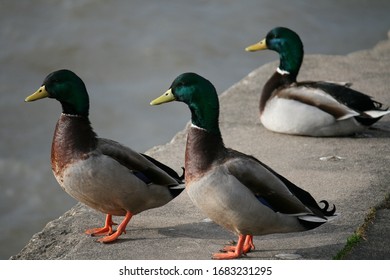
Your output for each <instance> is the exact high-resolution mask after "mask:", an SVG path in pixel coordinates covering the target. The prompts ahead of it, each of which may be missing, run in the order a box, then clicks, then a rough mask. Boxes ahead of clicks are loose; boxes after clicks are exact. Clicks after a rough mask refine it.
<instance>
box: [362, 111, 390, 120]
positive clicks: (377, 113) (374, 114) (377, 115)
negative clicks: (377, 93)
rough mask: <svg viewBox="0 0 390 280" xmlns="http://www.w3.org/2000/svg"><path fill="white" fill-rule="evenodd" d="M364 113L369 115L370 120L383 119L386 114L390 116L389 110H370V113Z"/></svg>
mask: <svg viewBox="0 0 390 280" xmlns="http://www.w3.org/2000/svg"><path fill="white" fill-rule="evenodd" d="M364 113H366V114H367V115H369V116H370V117H371V118H374V119H376V118H380V117H383V116H385V115H387V114H390V110H387V111H378V110H370V111H365V112H364Z"/></svg>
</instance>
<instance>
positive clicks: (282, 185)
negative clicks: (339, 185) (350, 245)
mask: <svg viewBox="0 0 390 280" xmlns="http://www.w3.org/2000/svg"><path fill="white" fill-rule="evenodd" d="M235 153H238V156H237V155H236V156H235V157H234V159H233V160H229V161H227V162H226V163H225V165H226V167H227V169H228V170H229V172H230V173H231V175H233V176H234V177H236V179H237V180H239V181H240V182H241V183H242V184H243V185H245V186H246V187H247V188H248V189H249V190H251V192H252V193H253V194H254V195H255V196H256V197H257V198H258V200H259V201H260V202H261V203H263V204H265V205H267V206H268V207H270V208H271V209H273V210H274V211H275V212H280V213H284V214H290V215H302V214H309V215H316V216H318V217H321V218H325V216H328V215H329V216H331V215H333V213H334V211H333V212H330V211H327V209H328V206H329V204H328V203H327V202H326V201H324V204H325V207H324V208H321V207H320V206H319V205H318V204H317V202H316V201H315V199H314V198H313V197H312V196H311V195H310V193H308V192H307V191H305V190H303V189H301V188H299V187H298V186H296V185H295V184H293V183H292V182H290V181H289V180H287V179H286V178H284V177H283V176H282V175H280V174H278V173H277V172H275V171H274V170H272V169H271V168H270V167H268V166H267V165H265V164H264V163H262V162H260V161H259V160H257V159H256V158H254V157H252V156H248V155H245V154H241V153H239V152H235ZM334 210H335V209H334Z"/></svg>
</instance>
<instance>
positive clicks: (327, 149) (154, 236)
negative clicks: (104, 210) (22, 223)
mask: <svg viewBox="0 0 390 280" xmlns="http://www.w3.org/2000/svg"><path fill="white" fill-rule="evenodd" d="M257 55H261V53H258V54H253V59H256V56H257ZM276 66H277V62H274V63H270V64H267V65H264V66H262V67H260V68H258V69H256V70H255V71H253V72H252V73H250V74H249V75H248V76H247V77H245V78H244V79H243V80H241V81H240V82H238V83H237V84H235V85H233V86H232V87H231V88H230V89H228V90H227V91H226V92H224V93H222V94H221V95H220V100H221V118H220V124H221V130H222V134H223V136H224V140H225V144H226V146H228V147H232V148H234V149H237V150H240V151H242V152H245V153H248V154H252V155H254V156H256V157H257V158H258V159H260V160H261V161H264V162H265V163H266V164H268V165H269V166H271V167H272V168H274V169H275V170H276V171H277V172H279V173H281V174H283V175H284V176H285V177H287V178H289V179H290V180H291V181H293V182H294V183H296V184H297V185H298V186H300V187H302V188H303V189H305V190H307V191H309V192H311V194H312V195H313V196H314V198H315V199H316V200H321V199H327V200H328V201H329V202H331V203H334V204H336V206H337V210H338V213H340V215H339V217H338V218H337V219H335V220H333V221H331V222H329V223H327V224H325V225H324V226H321V227H319V228H317V229H315V230H312V231H307V232H303V233H294V234H283V235H282V234H274V235H268V236H262V237H255V245H256V250H255V251H254V252H251V253H250V254H248V256H247V257H246V258H248V259H275V258H277V257H276V256H277V255H280V254H298V255H299V256H301V257H300V258H303V259H331V258H332V257H334V256H335V255H336V254H337V252H338V251H339V250H340V249H342V248H343V246H344V245H345V243H346V240H347V237H348V236H350V235H351V234H352V233H353V232H354V231H355V229H356V228H357V227H358V226H359V225H360V224H362V223H363V221H364V217H365V215H366V213H367V212H368V210H369V209H370V207H374V206H376V205H377V204H379V203H380V202H381V201H382V200H383V199H384V198H385V196H386V195H387V194H389V189H390V187H389V186H390V176H389V166H390V153H389V151H390V150H389V138H390V118H389V116H386V117H384V118H383V119H382V120H381V121H380V122H379V123H377V124H376V125H375V126H374V128H372V129H370V130H367V131H366V132H365V133H363V134H361V135H358V136H356V137H351V138H350V137H346V138H308V137H298V136H289V135H280V134H275V133H272V132H269V131H267V130H265V129H264V128H263V127H262V126H261V124H260V122H259V120H258V100H259V94H260V91H261V88H262V86H263V84H264V83H265V82H266V80H267V79H268V78H269V77H270V75H271V74H272V73H273V71H274V70H275V68H276ZM389 77H390V40H387V41H384V42H380V43H379V44H378V45H377V46H375V47H374V48H373V49H370V50H364V51H359V52H355V53H351V54H349V55H347V56H327V55H310V56H306V58H305V59H304V64H303V66H302V70H301V73H300V75H299V77H298V78H299V80H307V79H313V80H321V79H322V80H324V79H326V80H333V81H348V82H352V83H353V88H355V89H357V90H360V91H362V92H365V93H367V94H369V95H371V96H373V97H374V98H375V99H376V100H378V101H380V102H382V103H384V104H386V105H390V82H389ZM206 78H209V79H210V80H211V81H212V77H206ZM167 82H169V81H167ZM165 106H184V105H183V104H174V105H173V104H170V105H165ZM160 109H161V108H156V110H160ZM185 139H186V132H185V130H184V131H181V132H179V133H178V134H177V135H176V136H175V137H174V138H173V139H172V141H171V142H170V143H167V144H165V145H163V146H158V147H154V148H152V149H151V150H149V151H148V154H150V155H152V156H154V157H156V158H157V159H159V160H161V161H163V162H165V163H167V164H168V165H170V166H172V167H173V168H175V169H176V170H177V171H180V168H181V166H182V165H183V159H184V148H185ZM118 140H120V139H118ZM328 156H340V157H341V158H342V159H341V160H336V161H332V160H328V161H323V160H320V158H321V157H328ZM205 218H206V217H205V216H204V215H203V214H202V213H200V212H199V211H198V209H196V208H195V207H194V205H193V204H192V202H191V201H190V200H189V198H188V196H187V194H186V193H185V192H183V193H182V194H181V195H180V196H179V197H178V198H176V199H175V200H174V201H172V202H171V203H169V204H167V205H165V206H164V207H161V208H158V209H153V210H149V211H146V212H143V213H141V214H139V215H137V216H135V217H134V218H133V219H132V221H131V222H130V223H129V226H128V230H127V234H126V235H122V236H121V237H120V239H119V240H118V242H116V243H114V244H99V243H96V242H94V240H95V239H96V238H95V237H89V236H86V235H85V234H84V233H83V232H84V230H85V229H86V228H91V227H96V226H101V225H103V223H104V215H103V214H101V213H98V212H96V211H94V210H91V209H89V208H87V207H85V206H83V205H80V204H78V205H76V206H75V207H73V208H72V209H70V210H69V211H67V212H66V213H65V214H64V215H63V216H61V217H59V218H58V219H56V220H53V221H51V222H49V223H48V224H47V225H46V227H45V228H44V229H43V230H42V231H41V232H39V233H37V234H35V235H34V236H33V237H32V239H31V240H30V242H29V243H28V244H27V245H26V247H25V248H24V249H23V250H22V251H21V252H20V253H19V254H17V255H15V256H13V257H11V259H209V258H210V256H211V254H212V253H214V252H217V251H218V250H219V249H220V248H221V247H223V245H225V244H226V243H227V242H228V241H229V240H232V239H236V237H235V236H233V235H232V234H231V233H229V232H227V231H226V230H224V229H222V228H220V227H219V226H218V225H215V224H214V223H212V222H209V221H208V220H207V219H206V220H205ZM116 220H117V221H119V220H120V218H116ZM379 221H381V222H384V223H385V222H386V221H385V220H383V219H380V220H379ZM387 223H388V221H387ZM362 258H363V257H362Z"/></svg>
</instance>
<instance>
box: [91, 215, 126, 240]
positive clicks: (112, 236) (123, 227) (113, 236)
mask: <svg viewBox="0 0 390 280" xmlns="http://www.w3.org/2000/svg"><path fill="white" fill-rule="evenodd" d="M131 217H133V214H132V213H130V212H129V211H128V212H126V216H125V218H124V219H123V221H122V222H121V224H120V225H119V226H118V228H117V230H116V231H115V232H114V233H112V234H110V235H108V236H105V237H102V238H99V239H98V240H96V241H97V242H101V243H110V242H113V241H115V240H117V239H118V237H119V236H121V234H122V233H126V226H127V224H128V223H129V221H130V219H131Z"/></svg>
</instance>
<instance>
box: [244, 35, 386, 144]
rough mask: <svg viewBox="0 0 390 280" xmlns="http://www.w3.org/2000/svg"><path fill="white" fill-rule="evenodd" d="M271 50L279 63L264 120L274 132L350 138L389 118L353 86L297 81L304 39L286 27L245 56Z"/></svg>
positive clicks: (267, 91)
mask: <svg viewBox="0 0 390 280" xmlns="http://www.w3.org/2000/svg"><path fill="white" fill-rule="evenodd" d="M264 49H270V50H273V51H276V52H278V53H279V56H280V64H279V67H278V68H277V69H276V71H275V73H274V74H273V75H272V76H271V78H270V79H269V80H268V81H267V83H266V84H265V85H264V87H263V92H262V94H261V97H260V120H261V122H262V124H263V125H264V126H265V127H266V128H267V129H269V130H271V131H274V132H279V133H287V134H296V135H306V136H319V137H321V136H347V135H352V134H354V133H357V132H361V131H363V130H364V129H366V128H367V127H369V126H370V125H372V124H374V123H375V122H376V121H378V120H379V119H380V118H381V117H383V116H384V115H386V114H389V113H390V110H388V109H384V108H383V105H382V104H381V103H379V102H377V101H375V100H373V99H372V98H371V97H370V96H368V95H365V94H363V93H361V92H358V91H356V90H353V89H352V88H350V84H349V83H332V82H324V81H306V82H297V75H298V72H299V69H300V67H301V64H302V60H303V44H302V41H301V39H300V38H299V36H298V35H297V34H296V33H295V32H294V31H292V30H290V29H288V28H284V27H277V28H274V29H272V30H271V31H270V32H269V33H268V34H267V36H266V37H265V38H264V39H263V40H261V41H260V42H259V43H257V44H254V45H251V46H249V47H247V48H246V49H245V50H246V51H250V52H253V51H258V50H264Z"/></svg>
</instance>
